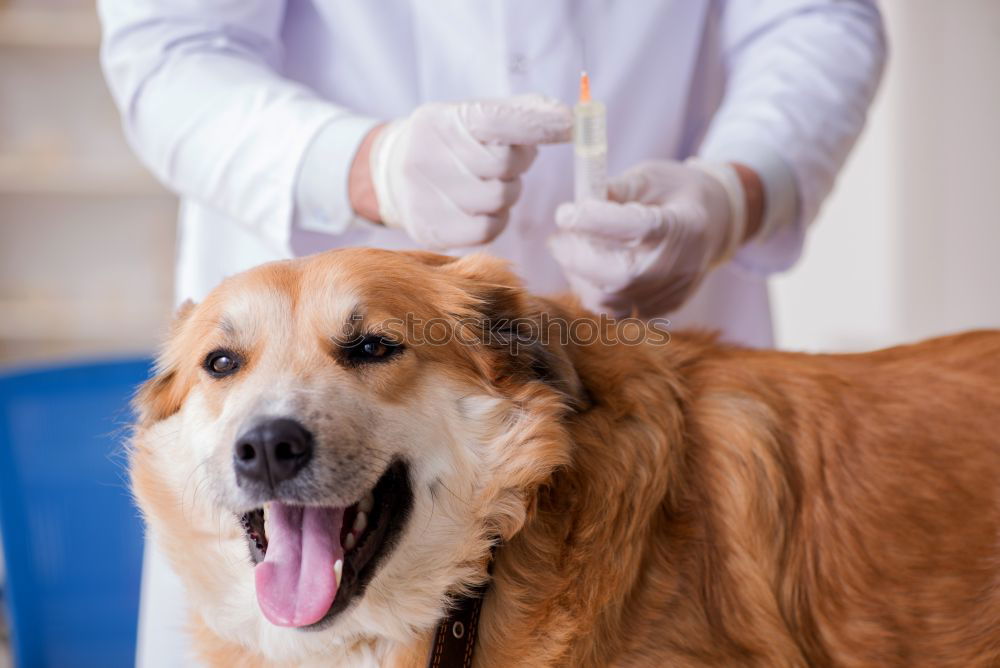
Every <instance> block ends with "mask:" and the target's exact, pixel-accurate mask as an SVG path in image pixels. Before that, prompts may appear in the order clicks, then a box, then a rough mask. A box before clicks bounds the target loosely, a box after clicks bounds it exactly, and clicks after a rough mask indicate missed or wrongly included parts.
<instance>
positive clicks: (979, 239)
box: [772, 0, 1000, 350]
mask: <svg viewBox="0 0 1000 668" xmlns="http://www.w3.org/2000/svg"><path fill="white" fill-rule="evenodd" d="M882 7H883V11H884V13H885V18H886V23H887V29H888V33H889V40H890V49H891V54H890V58H891V60H890V64H889V67H888V69H887V71H886V74H885V78H884V80H883V85H882V89H881V91H880V93H879V97H878V99H877V101H876V104H875V107H874V109H873V111H872V115H871V117H870V120H869V125H868V127H867V129H866V130H865V133H864V135H863V136H862V138H861V140H860V141H859V143H858V146H857V147H856V149H855V151H854V153H853V154H852V155H851V158H850V160H849V162H848V164H847V166H846V168H845V170H844V172H843V173H842V175H841V178H840V180H839V182H838V185H837V188H836V190H835V191H834V193H833V195H832V196H831V198H830V199H829V200H828V202H827V204H826V206H825V207H824V209H823V212H822V214H821V216H820V219H819V220H817V221H816V224H815V226H814V228H813V230H812V232H811V234H810V238H809V240H808V245H807V249H806V253H805V255H804V256H803V258H802V260H801V262H800V263H799V265H798V266H797V267H796V268H795V269H793V270H792V271H791V272H789V273H787V274H785V275H783V276H781V277H779V278H777V279H775V280H774V281H773V284H772V296H773V297H774V301H775V320H776V329H777V335H778V343H779V345H780V346H781V347H784V348H792V349H805V350H860V349H866V348H873V347H878V346H884V345H890V344H893V343H898V342H903V341H912V340H915V339H919V338H924V337H927V336H933V335H937V334H942V333H947V332H953V331H957V330H961V329H970V328H976V327H1000V215H998V212H1000V2H998V1H997V0H949V1H948V2H942V1H941V0H885V1H884V2H883V3H882Z"/></svg>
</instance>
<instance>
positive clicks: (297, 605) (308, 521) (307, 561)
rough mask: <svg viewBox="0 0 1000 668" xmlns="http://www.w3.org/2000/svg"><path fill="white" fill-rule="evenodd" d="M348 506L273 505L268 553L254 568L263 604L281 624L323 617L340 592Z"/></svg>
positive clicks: (312, 621) (263, 609)
mask: <svg viewBox="0 0 1000 668" xmlns="http://www.w3.org/2000/svg"><path fill="white" fill-rule="evenodd" d="M343 521H344V509H343V508H308V507H306V508H303V507H301V506H286V505H284V504H283V503H278V502H277V501H275V502H273V503H271V505H270V507H269V508H268V517H267V527H266V529H267V554H266V555H265V556H264V561H262V562H261V563H259V564H258V565H257V567H256V568H255V569H254V579H255V581H256V584H257V604H258V605H259V606H260V610H261V612H263V613H264V616H265V617H267V619H268V621H270V622H271V623H272V624H276V625H278V626H308V625H309V624H315V623H316V622H318V621H319V620H321V619H323V616H324V615H326V613H327V611H328V610H329V609H330V606H331V605H333V599H334V598H335V597H336V596H337V576H336V574H335V573H334V569H333V565H334V564H335V563H336V562H337V560H338V559H341V560H342V559H343V558H344V548H343V547H342V546H341V545H340V525H341V524H342V523H343Z"/></svg>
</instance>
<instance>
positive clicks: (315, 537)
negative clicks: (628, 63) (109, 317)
mask: <svg viewBox="0 0 1000 668" xmlns="http://www.w3.org/2000/svg"><path fill="white" fill-rule="evenodd" d="M553 329H554V330H558V331H555V332H554V333H553ZM550 334H551V335H550ZM135 408H136V412H137V416H138V417H137V424H136V426H135V430H134V436H133V438H132V442H131V447H130V457H129V463H130V475H131V481H132V489H133V491H134V495H135V498H136V499H137V503H138V504H139V506H140V507H141V509H142V511H143V514H144V517H145V520H146V522H147V525H148V528H149V531H150V535H151V537H152V539H153V540H154V541H155V542H156V543H157V544H158V545H159V547H160V548H161V549H162V550H163V551H164V553H165V554H166V555H167V557H168V558H169V560H170V561H171V563H172V565H173V568H174V569H175V570H176V572H177V573H178V574H179V575H180V577H181V579H182V580H183V582H184V584H185V589H186V595H187V598H188V600H189V604H190V615H191V618H190V632H191V634H192V638H193V645H194V647H195V650H196V651H197V653H198V654H199V656H200V658H201V659H202V660H203V661H205V662H206V663H208V664H209V665H216V666H265V665H344V666H368V665H381V666H424V665H436V664H435V663H434V661H435V660H436V659H435V657H434V655H433V654H432V651H433V650H432V645H433V644H434V641H435V629H436V628H437V625H438V624H439V622H440V621H441V620H442V618H445V616H446V615H448V614H449V610H451V609H452V608H453V607H454V606H456V605H457V604H458V603H459V602H461V601H463V600H467V599H468V597H470V596H472V595H473V593H474V592H477V591H482V590H483V589H485V592H486V593H485V595H484V596H483V598H482V599H481V604H480V605H481V607H480V610H479V617H478V620H477V623H475V624H474V625H473V626H474V628H471V629H469V632H470V634H471V633H473V632H474V633H475V634H476V639H475V646H474V650H472V651H474V654H467V655H466V656H465V658H464V660H463V665H471V663H472V661H473V659H474V663H475V665H477V666H486V667H493V666H503V667H508V666H522V665H523V666H610V665H614V666H768V667H771V666H834V665H836V666H914V665H926V666H966V667H967V666H988V665H1000V485H998V481H1000V332H975V333H968V334H962V335H956V336H950V337H945V338H939V339H935V340H931V341H927V342H924V343H920V344H916V345H907V346H902V347H898V348H892V349H889V350H883V351H879V352H873V353H867V354H853V355H806V354H793V353H783V352H774V351H760V350H748V349H743V348H740V347H735V346H731V345H725V344H722V343H720V342H718V341H717V340H716V338H715V337H714V336H712V335H709V334H703V333H691V334H683V333H672V332H669V331H665V330H664V328H663V327H662V325H660V324H658V323H655V322H653V323H643V322H639V321H636V320H624V321H622V320H619V321H612V320H608V319H606V318H597V317H595V316H593V315H592V314H590V313H588V312H586V311H584V310H582V309H581V308H580V307H579V306H578V305H577V304H576V303H575V302H574V301H573V300H572V299H571V298H565V299H546V298H539V297H535V296H532V295H530V294H528V293H527V292H526V291H525V290H524V289H523V287H522V286H521V284H520V283H519V282H518V280H517V278H516V277H515V276H514V275H513V274H512V273H511V272H510V270H509V269H508V268H507V266H506V265H505V264H504V263H502V262H500V261H498V260H495V259H492V258H489V257H487V256H484V255H472V256H467V257H464V258H461V259H456V258H452V257H447V256H441V255H435V254H431V253H424V252H390V251H380V250H373V249H344V250H336V251H330V252H327V253H322V254H318V255H315V256H311V257H307V258H302V259H296V260H289V261H283V262H277V263H272V264H266V265H262V266H260V267H258V268H255V269H252V270H250V271H248V272H246V273H243V274H239V275H236V276H234V277H231V278H229V279H227V280H226V281H225V282H224V283H222V284H221V285H220V286H219V287H218V288H217V289H216V290H215V291H214V292H212V293H211V294H210V295H209V296H208V297H207V298H206V299H205V300H204V301H203V302H202V303H200V304H198V305H191V304H187V305H185V306H184V307H182V308H181V309H180V310H179V312H178V315H177V317H176V321H175V323H174V325H173V328H172V332H171V334H170V336H169V339H168V341H167V343H166V344H165V346H164V348H163V350H162V352H161V354H160V356H159V358H158V362H157V365H156V370H155V372H154V375H153V377H152V378H151V379H150V380H149V381H148V382H146V383H145V384H144V385H143V386H142V387H141V388H140V390H139V391H138V393H137V395H136V399H135ZM429 657H430V664H428V660H429ZM438 659H440V657H438Z"/></svg>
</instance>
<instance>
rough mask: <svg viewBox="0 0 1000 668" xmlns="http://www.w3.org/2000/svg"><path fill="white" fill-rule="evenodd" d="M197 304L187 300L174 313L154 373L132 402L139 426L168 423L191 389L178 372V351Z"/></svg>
mask: <svg viewBox="0 0 1000 668" xmlns="http://www.w3.org/2000/svg"><path fill="white" fill-rule="evenodd" d="M194 307H195V304H194V302H192V301H191V300H190V299H189V300H187V301H185V302H184V303H183V304H181V305H180V307H179V308H178V309H177V311H176V313H175V314H174V320H173V323H172V324H171V326H170V336H169V338H168V339H167V344H166V346H164V348H163V350H162V351H161V352H160V355H159V356H158V357H157V359H156V368H155V373H154V376H153V377H152V378H150V379H149V380H147V381H146V382H145V383H143V384H142V386H141V387H140V388H139V391H138V392H136V395H135V397H134V398H133V400H132V408H133V409H134V410H135V413H136V415H137V416H138V418H139V424H140V425H143V426H146V425H149V424H152V423H154V422H159V421H160V420H165V419H166V418H168V417H170V416H171V415H173V414H174V413H176V412H177V411H179V410H180V408H181V404H183V403H184V399H185V398H186V396H187V392H188V390H189V389H190V379H188V378H185V377H182V373H181V371H180V369H179V362H180V359H179V357H178V355H177V352H175V351H176V349H177V348H179V347H180V346H177V345H176V342H177V339H178V338H179V337H180V336H181V333H182V331H183V329H184V324H185V323H186V322H187V320H188V319H189V318H190V317H191V312H192V311H194Z"/></svg>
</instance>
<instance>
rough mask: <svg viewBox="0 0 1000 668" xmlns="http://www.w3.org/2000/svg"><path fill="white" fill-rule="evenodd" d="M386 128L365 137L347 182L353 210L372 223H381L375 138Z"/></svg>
mask: <svg viewBox="0 0 1000 668" xmlns="http://www.w3.org/2000/svg"><path fill="white" fill-rule="evenodd" d="M384 127H385V124H384V123H383V124H381V125H377V126H375V127H374V128H372V129H371V131H370V132H369V133H368V134H367V135H365V138H364V139H363V140H362V141H361V146H359V147H358V152H357V153H355V154H354V161H353V162H352V163H351V171H350V174H349V175H348V180H347V195H348V198H349V199H350V201H351V208H352V209H354V212H355V213H356V214H358V215H359V216H361V217H362V218H366V219H368V220H370V221H372V222H376V223H377V222H380V221H381V218H380V216H379V208H378V197H377V196H376V195H375V185H374V182H373V181H372V170H371V152H372V146H373V145H374V144H375V138H376V137H378V135H379V133H380V132H381V131H382V129H383V128H384Z"/></svg>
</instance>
